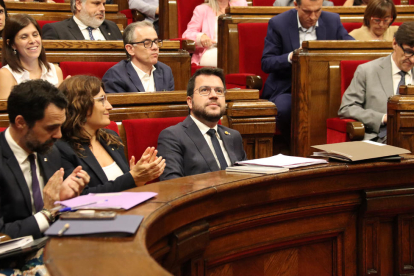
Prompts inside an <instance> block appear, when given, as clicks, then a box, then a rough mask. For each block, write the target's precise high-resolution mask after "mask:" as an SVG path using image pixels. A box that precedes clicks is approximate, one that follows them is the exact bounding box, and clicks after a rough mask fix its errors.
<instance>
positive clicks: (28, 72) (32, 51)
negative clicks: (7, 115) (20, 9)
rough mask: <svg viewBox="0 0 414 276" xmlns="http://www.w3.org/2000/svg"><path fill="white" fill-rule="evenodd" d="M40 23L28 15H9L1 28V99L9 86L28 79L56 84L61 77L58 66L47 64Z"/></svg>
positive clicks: (5, 96)
mask: <svg viewBox="0 0 414 276" xmlns="http://www.w3.org/2000/svg"><path fill="white" fill-rule="evenodd" d="M40 35H41V31H40V27H39V24H37V21H36V20H34V19H33V18H32V17H30V16H29V15H27V14H16V15H13V16H11V17H9V18H8V19H7V21H6V26H5V28H4V30H3V49H2V54H1V56H2V63H3V67H2V68H1V69H0V99H7V97H8V96H9V94H10V91H11V90H12V87H13V86H14V85H16V84H19V83H21V82H23V81H27V80H31V79H42V80H47V81H48V82H50V83H51V84H53V85H56V86H57V85H59V84H60V83H61V82H62V80H63V75H62V70H61V69H60V68H59V66H57V65H54V64H51V63H48V62H47V60H46V53H45V49H44V47H43V44H42V38H41V36H40Z"/></svg>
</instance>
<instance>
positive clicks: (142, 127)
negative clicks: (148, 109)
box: [122, 117, 186, 161]
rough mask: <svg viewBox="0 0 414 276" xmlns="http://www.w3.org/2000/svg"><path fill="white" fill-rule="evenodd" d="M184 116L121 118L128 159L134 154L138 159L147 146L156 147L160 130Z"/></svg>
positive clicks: (179, 120) (180, 120) (182, 119)
mask: <svg viewBox="0 0 414 276" xmlns="http://www.w3.org/2000/svg"><path fill="white" fill-rule="evenodd" d="M185 118H186V117H170V118H149V119H130V120H123V121H122V125H123V126H124V129H125V134H126V140H127V141H126V144H127V147H128V160H129V159H131V156H135V160H136V161H138V160H139V159H140V158H141V156H142V154H143V153H144V151H145V149H146V148H147V147H155V148H156V147H157V144H158V136H159V134H160V132H161V131H162V130H164V129H166V128H167V127H169V126H173V125H176V124H178V123H179V122H182V121H184V120H185Z"/></svg>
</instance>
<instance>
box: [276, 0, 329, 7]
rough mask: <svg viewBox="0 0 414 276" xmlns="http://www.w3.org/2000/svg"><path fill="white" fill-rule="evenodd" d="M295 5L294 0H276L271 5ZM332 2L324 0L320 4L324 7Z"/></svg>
mask: <svg viewBox="0 0 414 276" xmlns="http://www.w3.org/2000/svg"><path fill="white" fill-rule="evenodd" d="M294 5H295V1H294V0H276V1H275V2H274V3H273V6H275V7H293V6H294ZM333 5H334V3H333V2H331V1H327V0H324V1H323V3H322V6H324V7H328V6H333Z"/></svg>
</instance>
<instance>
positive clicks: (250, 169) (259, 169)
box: [226, 165, 289, 174]
mask: <svg viewBox="0 0 414 276" xmlns="http://www.w3.org/2000/svg"><path fill="white" fill-rule="evenodd" d="M287 171H289V169H288V168H279V167H265V166H258V165H244V166H233V167H227V168H226V172H238V173H258V174H275V173H282V172H287Z"/></svg>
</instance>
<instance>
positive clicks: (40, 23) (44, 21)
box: [37, 20, 58, 29]
mask: <svg viewBox="0 0 414 276" xmlns="http://www.w3.org/2000/svg"><path fill="white" fill-rule="evenodd" d="M55 22H58V21H56V20H37V24H39V27H40V29H42V28H43V26H44V25H46V24H49V23H55Z"/></svg>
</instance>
